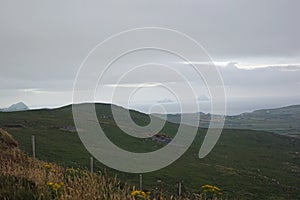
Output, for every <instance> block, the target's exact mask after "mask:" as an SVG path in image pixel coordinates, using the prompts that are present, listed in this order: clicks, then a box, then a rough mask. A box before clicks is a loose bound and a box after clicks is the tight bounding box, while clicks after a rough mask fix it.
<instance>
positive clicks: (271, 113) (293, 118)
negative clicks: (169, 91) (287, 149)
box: [168, 105, 300, 137]
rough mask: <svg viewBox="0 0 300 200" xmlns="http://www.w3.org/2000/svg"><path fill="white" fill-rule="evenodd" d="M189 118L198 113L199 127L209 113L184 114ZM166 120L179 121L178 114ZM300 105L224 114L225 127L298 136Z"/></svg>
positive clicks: (206, 121)
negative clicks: (231, 114)
mask: <svg viewBox="0 0 300 200" xmlns="http://www.w3.org/2000/svg"><path fill="white" fill-rule="evenodd" d="M184 115H186V116H188V117H189V118H190V119H191V120H193V119H194V120H196V119H197V118H196V117H195V115H200V117H201V119H200V127H208V125H209V121H210V115H209V114H205V113H190V114H184ZM168 120H169V121H170V122H173V123H179V122H180V120H181V115H180V114H169V115H168ZM299 122H300V105H293V106H287V107H283V108H275V109H262V110H256V111H254V112H250V113H243V114H240V115H234V116H226V123H225V128H228V129H251V130H263V131H270V132H274V133H279V134H284V135H289V136H293V137H300V136H299V133H300V123H299Z"/></svg>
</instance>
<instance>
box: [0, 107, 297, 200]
mask: <svg viewBox="0 0 300 200" xmlns="http://www.w3.org/2000/svg"><path fill="white" fill-rule="evenodd" d="M119 109H122V108H119ZM96 110H97V115H98V119H99V121H100V123H101V125H102V126H103V127H104V130H105V133H106V134H107V136H108V137H109V138H110V139H111V140H112V141H113V142H114V143H115V144H117V145H118V146H120V147H122V148H124V149H127V150H131V151H136V152H148V151H152V150H155V149H157V148H160V147H162V146H163V145H164V144H163V143H159V142H157V141H153V140H151V139H137V138H133V137H130V136H127V135H126V134H124V133H123V132H122V131H121V130H120V129H119V128H118V127H117V126H116V125H115V122H114V120H113V119H112V115H111V111H110V105H108V104H97V106H96ZM131 115H132V118H133V120H135V121H136V122H137V123H138V124H140V125H145V124H147V123H148V122H149V116H147V115H145V114H142V113H139V112H136V111H131ZM0 127H2V128H4V129H6V130H8V131H9V133H11V134H12V135H13V136H14V138H15V139H16V140H17V141H18V142H19V145H20V148H21V149H23V150H25V151H27V152H29V154H31V135H35V137H36V149H37V152H36V155H37V157H38V158H39V159H42V160H46V161H50V162H56V163H58V164H61V165H64V166H73V167H82V168H87V167H88V165H89V158H90V154H89V153H88V152H87V151H86V149H85V148H84V147H83V145H82V143H81V141H80V139H79V137H78V135H77V133H76V132H75V127H74V122H73V118H72V108H71V106H66V107H63V108H59V109H53V110H48V109H44V110H33V111H24V112H15V113H0ZM177 128H178V125H177V124H173V123H170V122H168V123H166V125H165V127H164V128H163V130H162V131H161V132H162V134H165V135H168V136H170V137H172V136H173V135H174V134H175V133H176V131H177ZM205 133H206V129H203V128H200V129H199V131H198V134H197V136H196V139H195V141H194V143H193V145H192V146H191V147H190V148H189V150H188V151H187V152H186V153H185V154H184V155H183V156H182V157H181V158H180V159H179V160H177V161H176V162H175V163H173V164H172V165H170V166H168V167H166V168H164V169H162V170H159V171H157V172H153V173H147V174H144V187H145V188H149V189H150V188H163V190H164V191H166V192H169V193H174V192H175V191H176V183H177V182H178V181H182V182H183V186H184V189H183V190H184V192H195V191H199V190H200V186H201V185H204V184H212V185H217V186H219V187H221V188H222V189H223V190H224V194H225V195H226V196H228V197H229V198H230V197H233V196H234V197H236V198H240V199H300V188H299V187H298V186H299V185H300V159H299V158H300V140H299V139H297V138H292V137H286V136H281V135H276V134H272V133H269V132H264V131H251V130H239V129H225V130H223V133H222V135H221V138H220V140H219V141H218V143H217V145H216V147H215V148H214V150H213V151H212V152H211V153H210V154H209V155H208V156H207V157H206V158H204V159H199V158H198V152H199V148H200V146H201V144H202V141H203V138H204V136H205ZM95 166H96V168H97V169H96V171H97V170H101V171H103V170H104V168H105V166H103V165H102V164H101V163H98V162H96V164H95ZM109 173H117V174H118V176H119V178H120V179H122V180H125V181H126V182H129V183H130V184H136V185H137V183H138V175H136V174H127V173H121V172H116V171H114V170H109ZM158 180H161V181H159V182H158Z"/></svg>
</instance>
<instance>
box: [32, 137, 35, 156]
mask: <svg viewBox="0 0 300 200" xmlns="http://www.w3.org/2000/svg"><path fill="white" fill-rule="evenodd" d="M31 143H32V156H33V158H35V137H34V135H32V136H31Z"/></svg>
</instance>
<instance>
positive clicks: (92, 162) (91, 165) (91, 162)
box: [90, 157, 94, 173]
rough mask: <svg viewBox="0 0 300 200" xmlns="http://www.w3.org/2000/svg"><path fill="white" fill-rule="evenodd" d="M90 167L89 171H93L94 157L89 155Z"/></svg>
mask: <svg viewBox="0 0 300 200" xmlns="http://www.w3.org/2000/svg"><path fill="white" fill-rule="evenodd" d="M90 167H91V173H94V158H93V157H91V159H90Z"/></svg>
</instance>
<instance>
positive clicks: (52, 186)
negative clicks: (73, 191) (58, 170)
mask: <svg viewBox="0 0 300 200" xmlns="http://www.w3.org/2000/svg"><path fill="white" fill-rule="evenodd" d="M47 185H48V186H49V187H50V189H51V190H53V191H58V190H59V189H60V188H61V187H63V186H64V185H65V184H64V183H63V182H59V183H53V182H48V183H47Z"/></svg>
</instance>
